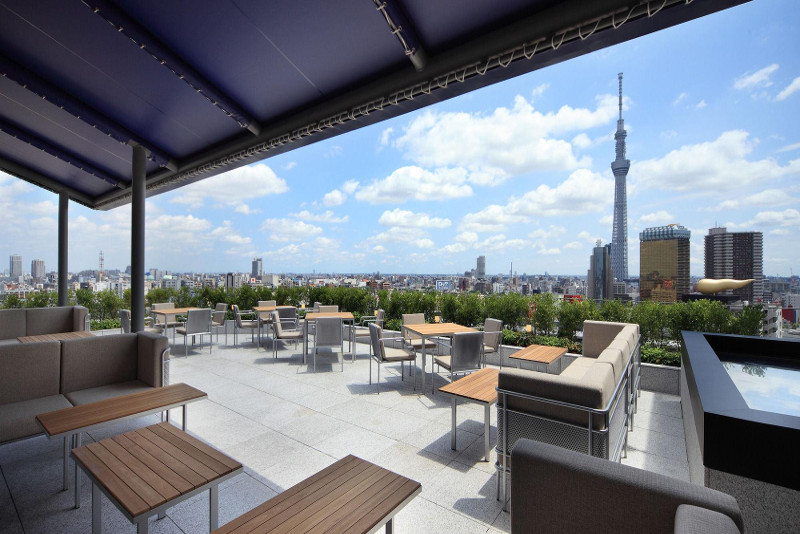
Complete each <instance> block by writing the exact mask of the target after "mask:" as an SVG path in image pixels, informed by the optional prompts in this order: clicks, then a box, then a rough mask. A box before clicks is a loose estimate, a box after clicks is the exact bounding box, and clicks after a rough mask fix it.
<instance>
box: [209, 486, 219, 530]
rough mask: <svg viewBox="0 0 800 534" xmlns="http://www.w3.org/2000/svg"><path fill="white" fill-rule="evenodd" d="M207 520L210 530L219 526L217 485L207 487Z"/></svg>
mask: <svg viewBox="0 0 800 534" xmlns="http://www.w3.org/2000/svg"><path fill="white" fill-rule="evenodd" d="M208 505H209V506H208V521H209V525H210V529H211V530H216V529H217V528H219V485H217V484H214V485H212V486H211V487H210V488H209V489H208Z"/></svg>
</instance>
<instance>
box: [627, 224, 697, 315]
mask: <svg viewBox="0 0 800 534" xmlns="http://www.w3.org/2000/svg"><path fill="white" fill-rule="evenodd" d="M690 237H691V232H690V231H689V229H688V228H686V227H684V226H681V225H679V224H670V225H667V226H659V227H656V228H645V230H644V231H643V232H641V233H640V234H639V240H640V241H641V243H640V245H639V298H640V299H641V300H654V301H656V302H676V301H678V300H681V298H682V297H683V295H685V294H687V293H688V292H689V238H690Z"/></svg>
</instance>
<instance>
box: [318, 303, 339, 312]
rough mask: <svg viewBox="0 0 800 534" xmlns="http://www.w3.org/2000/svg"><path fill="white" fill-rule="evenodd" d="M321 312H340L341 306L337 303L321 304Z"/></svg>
mask: <svg viewBox="0 0 800 534" xmlns="http://www.w3.org/2000/svg"><path fill="white" fill-rule="evenodd" d="M319 313H339V306H337V305H336V304H330V305H327V306H322V305H321V306H320V307H319Z"/></svg>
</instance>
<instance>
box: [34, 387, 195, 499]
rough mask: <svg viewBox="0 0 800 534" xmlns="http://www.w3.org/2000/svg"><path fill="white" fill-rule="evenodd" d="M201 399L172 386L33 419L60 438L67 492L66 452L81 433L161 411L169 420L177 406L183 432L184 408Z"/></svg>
mask: <svg viewBox="0 0 800 534" xmlns="http://www.w3.org/2000/svg"><path fill="white" fill-rule="evenodd" d="M205 398H208V395H207V394H206V393H205V392H203V391H200V390H199V389H197V388H194V387H192V386H190V385H188V384H183V383H180V384H172V385H169V386H164V387H160V388H153V389H150V390H147V391H140V392H138V393H131V394H129V395H121V396H119V397H111V398H109V399H104V400H101V401H97V402H90V403H87V404H81V405H79V406H72V407H70V408H63V409H61V410H55V411H52V412H47V413H41V414H39V415H37V416H36V421H37V422H38V423H39V425H40V426H41V427H42V429H43V430H44V432H45V434H47V437H49V438H55V437H59V436H63V437H64V489H67V488H68V486H69V483H68V477H67V471H68V465H67V462H68V459H69V455H68V452H69V449H70V448H71V447H70V443H71V444H72V447H79V446H80V444H81V432H88V431H90V430H94V429H97V428H101V427H103V426H107V425H109V424H114V423H118V422H120V421H124V420H126V419H131V418H134V417H143V416H145V415H150V414H154V413H159V412H164V411H166V412H167V421H169V411H168V410H170V409H172V408H177V407H178V406H182V407H183V429H184V430H186V405H187V404H188V403H190V402H196V401H199V400H203V399H205ZM79 475H80V473H79V472H78V470H77V469H75V508H78V507H80V498H79V497H80V492H79V489H80V488H79V485H78V482H79Z"/></svg>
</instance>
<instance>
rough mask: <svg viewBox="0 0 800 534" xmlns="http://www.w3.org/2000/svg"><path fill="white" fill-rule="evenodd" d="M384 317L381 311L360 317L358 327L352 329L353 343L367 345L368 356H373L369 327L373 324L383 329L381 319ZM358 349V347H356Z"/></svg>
mask: <svg viewBox="0 0 800 534" xmlns="http://www.w3.org/2000/svg"><path fill="white" fill-rule="evenodd" d="M385 316H386V312H384V311H383V310H376V311H375V315H362V316H361V321H359V324H358V326H354V327H353V338H354V339H355V342H356V343H358V342H359V341H360V342H362V343H368V344H369V354H370V356H372V355H373V354H374V352H373V348H372V343H371V341H370V330H369V325H370V324H371V323H375V324H376V325H378V326H380V327H381V328H383V319H384V317H385ZM356 347H358V345H356Z"/></svg>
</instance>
